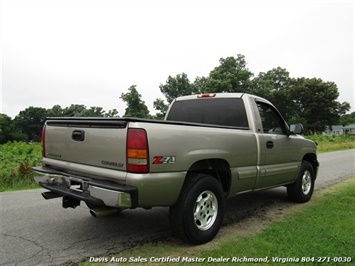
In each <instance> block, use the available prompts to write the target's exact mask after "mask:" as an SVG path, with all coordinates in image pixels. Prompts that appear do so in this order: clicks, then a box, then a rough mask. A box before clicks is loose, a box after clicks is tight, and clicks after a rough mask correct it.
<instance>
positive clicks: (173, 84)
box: [159, 73, 195, 103]
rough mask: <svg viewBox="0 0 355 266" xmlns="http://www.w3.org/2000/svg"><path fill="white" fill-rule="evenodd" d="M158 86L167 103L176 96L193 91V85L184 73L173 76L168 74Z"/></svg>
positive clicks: (192, 92)
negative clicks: (164, 81)
mask: <svg viewBox="0 0 355 266" xmlns="http://www.w3.org/2000/svg"><path fill="white" fill-rule="evenodd" d="M159 88H160V91H161V92H162V93H163V94H164V96H165V98H166V100H167V101H168V103H171V102H172V101H173V100H174V99H175V98H177V97H180V96H185V95H191V94H194V93H195V91H194V87H193V85H192V84H191V83H190V81H189V79H188V77H187V75H186V74H185V73H182V74H178V75H176V76H175V77H172V76H169V77H168V79H167V80H166V83H165V84H164V85H163V84H160V86H159Z"/></svg>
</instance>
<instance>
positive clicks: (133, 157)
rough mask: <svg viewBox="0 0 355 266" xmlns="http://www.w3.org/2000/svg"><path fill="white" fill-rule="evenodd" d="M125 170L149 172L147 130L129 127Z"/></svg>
mask: <svg viewBox="0 0 355 266" xmlns="http://www.w3.org/2000/svg"><path fill="white" fill-rule="evenodd" d="M127 172H132V173H147V172H149V151H148V138H147V132H146V131H145V130H144V129H140V128H130V129H128V134H127Z"/></svg>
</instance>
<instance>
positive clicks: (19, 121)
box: [14, 106, 47, 141]
mask: <svg viewBox="0 0 355 266" xmlns="http://www.w3.org/2000/svg"><path fill="white" fill-rule="evenodd" d="M46 117H47V110H46V109H45V108H41V107H33V106H30V107H28V108H26V109H25V110H24V111H21V112H20V113H19V114H18V115H17V116H16V117H15V119H14V125H15V128H16V131H17V132H16V135H17V136H18V137H17V138H16V137H15V140H18V138H19V136H21V135H22V134H24V135H25V139H21V140H25V141H40V140H41V133H42V127H43V125H44V122H45V120H46ZM21 138H22V137H21Z"/></svg>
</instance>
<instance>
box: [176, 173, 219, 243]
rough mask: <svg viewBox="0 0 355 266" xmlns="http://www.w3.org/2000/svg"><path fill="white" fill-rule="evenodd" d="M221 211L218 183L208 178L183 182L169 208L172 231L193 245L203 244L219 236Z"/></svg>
mask: <svg viewBox="0 0 355 266" xmlns="http://www.w3.org/2000/svg"><path fill="white" fill-rule="evenodd" d="M224 209H225V197H224V194H223V190H222V186H221V184H220V182H218V180H217V179H215V178H213V177H212V176H209V175H194V176H192V177H191V178H189V180H187V181H186V184H185V185H184V187H183V189H182V191H181V194H180V197H179V199H178V201H177V202H176V203H175V205H174V206H172V207H170V224H171V227H172V231H173V233H174V234H176V235H177V236H178V237H180V238H181V239H182V240H184V241H187V242H190V243H192V244H203V243H206V242H208V241H210V240H212V239H213V238H214V237H215V235H216V234H217V233H218V231H219V229H220V227H221V225H222V222H223V218H224Z"/></svg>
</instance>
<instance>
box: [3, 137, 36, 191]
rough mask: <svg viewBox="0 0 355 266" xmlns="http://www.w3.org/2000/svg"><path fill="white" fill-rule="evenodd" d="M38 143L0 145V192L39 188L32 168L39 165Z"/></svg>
mask: <svg viewBox="0 0 355 266" xmlns="http://www.w3.org/2000/svg"><path fill="white" fill-rule="evenodd" d="M41 160H42V155H41V145H40V144H39V143H31V144H28V143H25V142H8V143H6V144H2V145H0V169H1V170H0V191H6V190H19V189H30V188H37V187H39V186H38V185H37V184H36V183H35V182H34V181H33V174H32V167H33V166H36V165H41Z"/></svg>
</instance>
